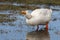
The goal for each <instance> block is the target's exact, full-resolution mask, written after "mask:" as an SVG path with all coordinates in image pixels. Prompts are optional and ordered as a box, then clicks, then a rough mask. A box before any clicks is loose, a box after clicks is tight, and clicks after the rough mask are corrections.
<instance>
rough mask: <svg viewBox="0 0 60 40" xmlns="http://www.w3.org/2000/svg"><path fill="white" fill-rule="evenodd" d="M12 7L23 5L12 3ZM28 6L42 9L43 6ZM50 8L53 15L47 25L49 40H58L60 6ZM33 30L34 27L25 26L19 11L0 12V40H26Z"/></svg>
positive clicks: (59, 37) (23, 18)
mask: <svg viewBox="0 0 60 40" xmlns="http://www.w3.org/2000/svg"><path fill="white" fill-rule="evenodd" d="M0 4H4V3H0ZM5 4H7V3H5ZM9 4H11V3H9ZM13 5H15V6H20V5H23V4H16V3H13ZM30 6H38V7H43V6H44V5H34V4H32V5H30ZM50 7H51V9H53V13H52V20H51V21H50V23H49V30H48V33H49V37H50V40H60V6H59V5H57V6H56V5H54V6H53V5H51V6H50ZM29 12H31V11H30V10H29ZM41 28H42V26H41V27H40V29H41ZM40 29H39V30H40ZM35 30H36V26H35V27H33V26H29V25H27V24H26V22H25V17H24V16H22V15H20V14H19V10H16V11H14V10H2V11H0V40H26V35H27V33H29V32H32V31H35ZM42 38H43V37H42Z"/></svg>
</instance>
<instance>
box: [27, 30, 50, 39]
mask: <svg viewBox="0 0 60 40" xmlns="http://www.w3.org/2000/svg"><path fill="white" fill-rule="evenodd" d="M26 40H50V36H49V32H48V31H46V30H41V31H37V32H30V33H28V34H27V38H26Z"/></svg>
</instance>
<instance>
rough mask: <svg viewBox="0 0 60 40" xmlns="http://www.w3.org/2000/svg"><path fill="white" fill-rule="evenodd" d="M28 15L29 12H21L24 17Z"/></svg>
mask: <svg viewBox="0 0 60 40" xmlns="http://www.w3.org/2000/svg"><path fill="white" fill-rule="evenodd" d="M28 13H29V12H28V10H25V11H21V14H22V15H26V14H28Z"/></svg>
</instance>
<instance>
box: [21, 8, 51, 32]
mask: <svg viewBox="0 0 60 40" xmlns="http://www.w3.org/2000/svg"><path fill="white" fill-rule="evenodd" d="M21 14H22V15H24V16H25V17H26V23H27V24H28V25H32V26H35V25H36V26H37V29H36V31H38V29H39V25H46V30H48V23H49V21H50V20H51V15H52V9H47V8H41V9H35V10H33V11H32V12H31V13H29V12H28V11H27V10H25V11H21Z"/></svg>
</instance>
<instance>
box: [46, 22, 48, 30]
mask: <svg viewBox="0 0 60 40" xmlns="http://www.w3.org/2000/svg"><path fill="white" fill-rule="evenodd" d="M46 30H47V31H48V23H46Z"/></svg>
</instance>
